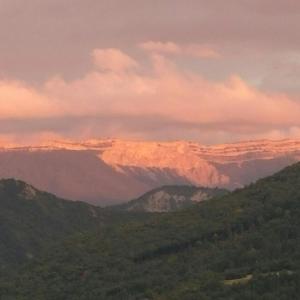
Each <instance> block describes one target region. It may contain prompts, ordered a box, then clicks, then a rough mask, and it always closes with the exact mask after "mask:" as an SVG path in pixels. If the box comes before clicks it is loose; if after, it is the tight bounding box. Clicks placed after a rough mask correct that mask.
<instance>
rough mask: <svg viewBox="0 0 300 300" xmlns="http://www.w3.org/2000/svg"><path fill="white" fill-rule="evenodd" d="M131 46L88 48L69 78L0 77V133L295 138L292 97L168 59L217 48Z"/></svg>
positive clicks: (204, 54) (297, 120)
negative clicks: (84, 65)
mask: <svg viewBox="0 0 300 300" xmlns="http://www.w3.org/2000/svg"><path fill="white" fill-rule="evenodd" d="M138 48H139V49H140V51H141V53H140V56H139V59H137V58H134V57H132V56H130V55H129V54H128V53H124V52H122V51H121V50H120V49H116V48H108V49H95V50H93V51H92V53H91V57H92V61H93V68H91V70H90V71H88V72H87V73H86V74H85V75H84V76H82V77H80V78H77V79H75V80H66V79H64V78H63V77H61V76H56V77H53V78H50V79H48V80H47V81H46V82H44V83H43V84H41V85H39V86H38V87H37V86H35V87H34V86H30V85H28V84H26V83H24V82H20V81H15V80H14V81H10V80H2V81H0V136H1V134H2V137H3V138H9V139H10V141H12V142H13V141H17V140H18V139H20V136H21V135H22V136H24V135H27V136H28V140H29V139H36V138H38V137H42V138H47V137H68V138H70V137H71V138H80V139H83V138H91V137H97V136H98V137H104V136H115V137H124V138H144V139H183V138H185V139H194V140H200V141H202V142H204V143H215V142H225V141H230V140H235V139H249V138H261V137H271V138H278V137H289V136H299V133H300V102H299V99H298V98H297V97H296V96H294V97H292V96H288V95H285V94H283V93H279V92H277V93H275V92H265V91H262V90H259V89H257V88H255V87H254V86H251V85H250V84H248V83H247V82H246V81H245V80H243V79H242V78H241V77H240V76H238V75H237V74H232V75H231V76H229V77H228V78H227V79H225V80H220V81H213V80H209V79H207V78H205V77H204V76H203V75H201V73H199V72H196V71H194V70H193V69H192V68H190V69H189V68H186V67H182V66H180V65H179V64H177V63H176V60H174V59H173V56H174V55H191V56H193V57H195V56H196V57H198V58H200V59H212V58H220V59H221V56H220V54H219V53H218V52H217V50H215V49H213V48H209V47H208V46H200V45H179V44H176V43H174V42H153V41H149V42H145V43H142V44H141V43H140V44H139V47H138ZM149 66H150V67H149ZM10 128H11V129H10Z"/></svg>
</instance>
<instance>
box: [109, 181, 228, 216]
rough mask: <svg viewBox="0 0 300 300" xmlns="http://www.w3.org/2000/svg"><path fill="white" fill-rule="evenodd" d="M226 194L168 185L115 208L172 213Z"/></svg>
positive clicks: (214, 190) (205, 189) (218, 191)
mask: <svg viewBox="0 0 300 300" xmlns="http://www.w3.org/2000/svg"><path fill="white" fill-rule="evenodd" d="M226 193H228V191H226V190H224V189H218V188H214V189H213V188H204V187H196V186H189V185H185V186H183V185H168V186H163V187H160V188H157V189H154V190H152V191H149V192H148V193H146V194H144V195H142V196H141V197H139V198H137V199H135V200H132V201H129V202H128V203H125V204H121V205H119V206H116V207H115V208H118V209H120V210H125V211H132V212H171V211H176V210H178V209H182V208H187V207H189V206H191V205H193V204H195V203H199V202H201V201H205V200H209V199H211V198H213V197H217V196H222V195H224V194H226Z"/></svg>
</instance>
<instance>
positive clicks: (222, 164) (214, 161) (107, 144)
mask: <svg viewBox="0 0 300 300" xmlns="http://www.w3.org/2000/svg"><path fill="white" fill-rule="evenodd" d="M299 159H300V140H280V141H269V140H260V141H248V142H240V143H234V144H224V145H214V146H204V145H201V144H199V143H195V142H187V141H174V142H148V141H126V140H118V139H102V140H101V139H100V140H89V141H85V142H80V143H79V142H72V141H54V142H49V143H47V144H45V145H38V146H35V147H15V148H12V147H2V148H0V178H10V177H14V178H17V179H20V180H24V181H25V182H28V183H30V184H32V185H34V186H36V187H37V188H39V189H41V190H45V191H48V192H51V193H54V194H56V195H58V196H59V197H62V198H66V199H73V200H82V201H86V202H90V203H93V204H100V205H112V204H117V203H121V202H126V201H128V200H131V199H134V198H136V197H138V196H139V195H141V194H143V193H146V192H147V191H149V190H151V189H155V188H157V187H160V186H162V185H195V186H207V187H219V188H226V189H234V188H239V187H242V186H244V185H246V184H249V183H251V182H254V181H256V180H257V179H259V178H262V177H265V176H268V175H271V174H273V173H274V172H277V171H279V170H280V169H282V168H283V167H286V166H288V165H290V164H293V163H295V162H297V161H299Z"/></svg>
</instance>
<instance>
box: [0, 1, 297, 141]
mask: <svg viewBox="0 0 300 300" xmlns="http://www.w3.org/2000/svg"><path fill="white" fill-rule="evenodd" d="M299 14H300V3H299V2H297V1H293V0H277V1H269V0H265V1H258V0H254V1H253V0H251V1H250V0H239V1H233V0H229V1H216V0H214V1H203V0H187V1H180V0H172V1H171V0H170V1H169V0H163V1H161V0H160V1H156V0H153V1H146V0H130V1H128V0H124V1H116V0H110V1H96V0H85V1H82V0H72V1H71V0H59V1H58V0H43V1H39V0H26V1H17V0H0V39H1V45H0V80H1V81H0V139H1V140H3V141H5V142H7V141H8V142H11V143H32V142H37V141H39V140H44V139H57V138H59V139H60V138H72V139H89V138H94V137H117V138H130V139H147V140H174V139H190V140H196V141H199V142H201V143H208V144H215V143H223V142H231V141H236V140H249V139H256V138H259V139H260V138H272V139H277V138H286V137H299V136H300V99H299V95H300V84H299V80H298V77H299V75H300V38H299V34H300V33H299V32H300V31H299V29H300V18H299Z"/></svg>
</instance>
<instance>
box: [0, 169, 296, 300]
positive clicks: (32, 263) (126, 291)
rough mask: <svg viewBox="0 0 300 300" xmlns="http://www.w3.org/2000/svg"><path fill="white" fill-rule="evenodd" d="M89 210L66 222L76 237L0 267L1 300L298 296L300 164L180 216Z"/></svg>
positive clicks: (45, 244) (66, 235)
mask: <svg viewBox="0 0 300 300" xmlns="http://www.w3.org/2000/svg"><path fill="white" fill-rule="evenodd" d="M4 196H5V195H4ZM4 196H3V195H1V205H2V202H3V197H4ZM59 201H62V200H59ZM37 202H38V201H37ZM63 203H65V202H63ZM7 205H8V204H7ZM26 205H27V204H26ZM73 205H80V206H84V205H83V204H80V203H77V204H73ZM74 209H75V208H74ZM81 209H82V210H83V211H84V212H85V213H83V215H84V216H86V215H87V214H86V211H88V212H89V214H90V215H91V216H92V217H88V218H86V217H82V216H81V213H80V214H79V215H78V214H77V213H76V214H75V215H73V216H72V217H71V216H68V218H65V217H64V215H63V216H62V217H63V218H64V223H65V222H67V223H68V222H69V221H68V219H69V220H71V221H70V222H69V224H70V225H71V226H67V225H65V226H66V227H65V228H68V230H65V231H64V232H61V234H59V235H57V236H58V237H56V236H55V238H51V239H48V238H47V239H43V236H39V238H38V239H37V240H38V241H39V243H40V246H39V248H38V249H39V251H38V252H35V255H34V256H33V257H32V258H30V259H26V260H24V262H23V263H22V264H20V267H19V268H17V267H15V268H14V271H11V272H6V269H2V273H1V275H2V276H1V283H0V291H1V293H0V294H1V300H2V299H3V300H8V299H16V300H29V299H30V300H31V299H35V300H48V299H49V300H50V299H51V300H53V299H55V300H65V299H70V300H80V299H82V300H83V299H84V300H86V299H88V300H101V299H105V300H114V299H116V300H120V299H124V300H127V299H128V300H142V299H144V300H146V299H149V300H151V299H153V300H193V299H195V300H202V299H203V300H210V299H220V300H221V299H222V300H223V299H225V300H226V299H228V300H238V299H239V300H240V299H245V300H248V299H249V300H250V299H251V300H253V299H255V300H256V299H258V300H260V299H261V300H269V299H270V300H273V299H278V300H283V299H284V300H291V299H299V295H300V272H299V271H300V270H299V268H300V239H299V238H300V235H299V233H300V164H296V165H293V166H291V167H288V168H286V169H284V170H283V171H281V172H279V173H277V174H275V175H274V176H271V177H268V178H266V179H262V180H259V181H258V182H256V183H255V184H251V185H250V186H248V187H246V188H243V189H239V190H236V191H234V192H232V193H230V194H228V195H224V196H220V197H217V198H214V199H211V200H209V201H204V202H201V203H199V204H197V205H194V206H193V207H191V208H187V209H184V210H180V211H177V212H174V213H168V214H129V213H121V212H117V211H116V212H113V211H110V210H108V211H106V210H103V212H102V209H99V211H100V212H98V210H96V212H95V211H94V208H93V207H88V208H84V207H83V208H81ZM75 210H76V211H77V208H76V209H75ZM11 211H12V210H11ZM56 215H58V213H56ZM5 216H6V214H4V213H3V214H2V215H1V227H0V228H1V232H4V233H5V234H7V235H8V231H7V230H6V231H5V230H4V229H3V228H5V226H7V225H6V224H8V223H7V222H6V221H5V219H4V218H5ZM41 217H42V216H41ZM24 218H25V216H24ZM74 218H75V219H76V218H77V219H78V220H82V221H81V223H82V224H83V225H82V226H79V228H78V226H77V227H76V226H75V225H74V220H75V219H74ZM92 218H94V219H92ZM91 220H93V221H91ZM10 222H13V221H10ZM34 222H36V219H34ZM34 222H33V223H31V224H30V226H33V227H34ZM22 223H23V222H22ZM9 224H10V225H9V226H13V227H14V228H15V231H14V234H15V235H14V236H15V237H16V236H17V234H18V232H23V231H22V228H21V227H18V226H17V227H16V226H15V225H11V223H9ZM75 224H76V222H75ZM48 225H49V226H52V223H51V222H48ZM38 226H39V225H38ZM53 226H55V224H54V225H53ZM73 226H75V227H74V229H73V230H69V229H70V228H72V227H73ZM36 230H37V232H38V234H42V231H43V230H44V228H43V227H40V228H39V229H37V228H34V230H33V233H32V234H37V233H36ZM47 230H50V228H48V229H47ZM26 232H28V231H26ZM55 232H57V231H55ZM46 236H47V235H46ZM62 236H63V238H62ZM50 237H52V236H50ZM15 240H18V241H19V244H18V245H22V241H23V239H21V240H19V239H18V238H15ZM26 240H27V238H26ZM49 240H51V242H50V241H49ZM24 241H25V239H24ZM4 242H5V240H3V238H2V237H1V243H4ZM24 243H25V242H24ZM27 247H28V246H27ZM1 249H2V248H1ZM4 259H5V256H3V260H4Z"/></svg>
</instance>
